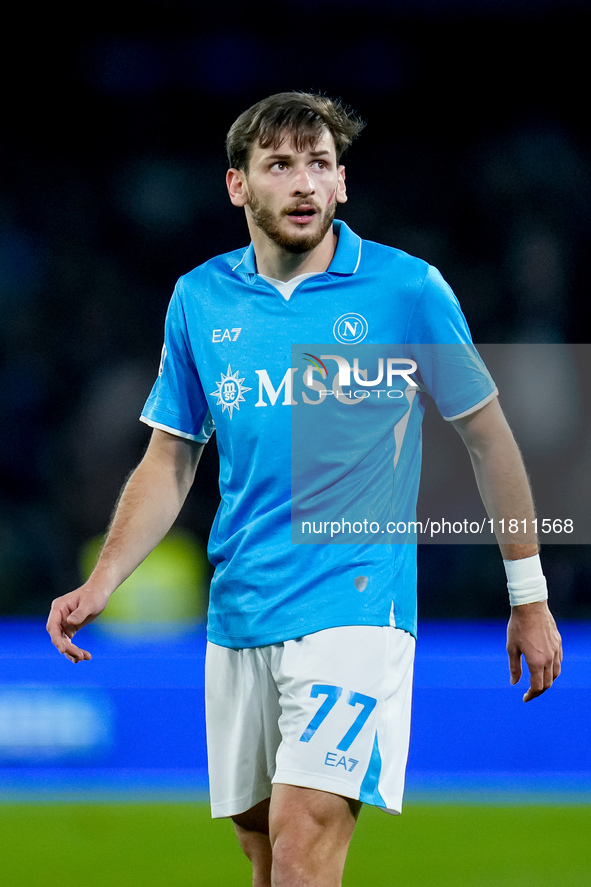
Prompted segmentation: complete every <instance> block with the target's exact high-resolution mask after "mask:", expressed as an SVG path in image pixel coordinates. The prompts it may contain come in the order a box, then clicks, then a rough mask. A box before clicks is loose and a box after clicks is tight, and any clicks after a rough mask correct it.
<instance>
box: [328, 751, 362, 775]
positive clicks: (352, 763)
mask: <svg viewBox="0 0 591 887" xmlns="http://www.w3.org/2000/svg"><path fill="white" fill-rule="evenodd" d="M358 763H359V761H356V760H355V758H346V757H345V755H339V754H337V752H336V751H329V752H327V753H326V757H325V759H324V766H325V767H343V769H345V770H347V771H348V772H349V773H352V772H353V770H354V769H355V767H356V766H357V764H358Z"/></svg>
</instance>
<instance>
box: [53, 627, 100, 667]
mask: <svg viewBox="0 0 591 887" xmlns="http://www.w3.org/2000/svg"><path fill="white" fill-rule="evenodd" d="M51 642H52V644H53V645H54V647H55V648H56V650H58V652H59V653H63V654H64V656H66V657H67V658H68V659H70V660H71V661H75V662H80V661H81V660H83V659H90V658H91V655H90V653H89V652H88V650H83V649H82V648H81V647H77V646H76V644H73V643H72V641H71V639H70V636H69V635H68V633H67V631H66V632H64V631H60V632H59V634H56V635H55V636H54V637H52V639H51Z"/></svg>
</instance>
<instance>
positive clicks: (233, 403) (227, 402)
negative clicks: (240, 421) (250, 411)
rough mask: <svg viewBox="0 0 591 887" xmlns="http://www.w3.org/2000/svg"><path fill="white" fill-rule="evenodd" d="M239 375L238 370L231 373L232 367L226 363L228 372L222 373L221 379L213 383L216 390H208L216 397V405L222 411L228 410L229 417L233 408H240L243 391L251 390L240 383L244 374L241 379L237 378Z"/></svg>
mask: <svg viewBox="0 0 591 887" xmlns="http://www.w3.org/2000/svg"><path fill="white" fill-rule="evenodd" d="M239 375H240V373H239V371H238V370H236V372H235V373H233V372H232V367H231V366H230V365H228V372H227V373H222V378H221V380H220V381H219V382H216V383H215V384H216V386H217V387H216V390H215V391H211V392H210V393H211V394H214V395H215V396H216V397H217V405H218V406H221V408H222V413H225V411H226V410H229V412H230V419H231V418H232V413H233V412H234V410H239V409H240V404H241V403H242V402H243V401H244V397H243V394H244V392H245V391H251V390H252V389H251V388H247V387H246V386H245V385H243V384H242V383H243V382H244V376H243V377H242V379H239V378H238V377H239Z"/></svg>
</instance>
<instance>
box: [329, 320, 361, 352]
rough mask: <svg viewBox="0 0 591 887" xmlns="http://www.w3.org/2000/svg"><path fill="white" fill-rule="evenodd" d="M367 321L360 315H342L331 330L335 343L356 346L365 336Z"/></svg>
mask: <svg viewBox="0 0 591 887" xmlns="http://www.w3.org/2000/svg"><path fill="white" fill-rule="evenodd" d="M367 329H368V327H367V320H366V319H365V317H362V315H361V314H342V315H341V316H340V317H339V319H338V320H337V321H335V325H334V326H333V328H332V332H333V335H334V337H335V339H336V340H337V342H342V343H343V345H357V344H358V343H359V342H363V340H364V339H365V337H366V336H367Z"/></svg>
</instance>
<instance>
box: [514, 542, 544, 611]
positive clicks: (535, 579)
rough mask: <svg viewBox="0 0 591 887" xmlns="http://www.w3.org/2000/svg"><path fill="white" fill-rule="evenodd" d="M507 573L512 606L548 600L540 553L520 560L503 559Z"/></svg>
mask: <svg viewBox="0 0 591 887" xmlns="http://www.w3.org/2000/svg"><path fill="white" fill-rule="evenodd" d="M503 565H504V567H505V573H506V574H507V588H508V589H509V603H510V604H511V606H512V607H519V606H521V604H533V603H535V602H536V601H546V600H548V586H547V585H546V579H545V577H544V574H543V572H542V564H541V563H540V555H539V554H534V555H533V557H524V558H521V559H520V560H518V561H506V560H504V561H503Z"/></svg>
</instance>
